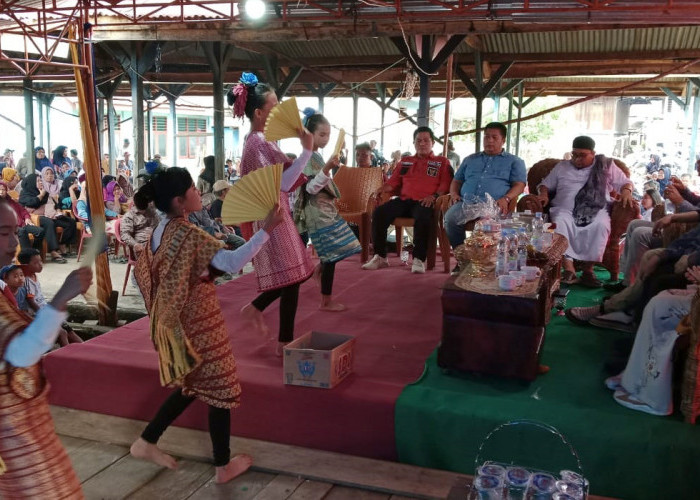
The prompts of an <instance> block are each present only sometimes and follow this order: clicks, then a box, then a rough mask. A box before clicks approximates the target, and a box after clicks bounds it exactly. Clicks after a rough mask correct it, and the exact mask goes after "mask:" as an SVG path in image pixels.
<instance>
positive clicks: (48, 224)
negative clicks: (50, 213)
mask: <svg viewBox="0 0 700 500" xmlns="http://www.w3.org/2000/svg"><path fill="white" fill-rule="evenodd" d="M39 226H41V228H42V229H43V230H44V237H45V238H46V246H47V247H48V249H49V252H53V251H54V250H58V237H57V236H56V228H57V227H60V228H63V234H62V235H61V243H62V244H64V245H67V244H69V243H72V242H73V240H74V239H75V235H76V233H77V229H76V227H77V226H76V222H75V221H74V220H73V219H69V218H68V217H58V218H57V219H50V218H48V217H44V216H43V215H41V216H39Z"/></svg>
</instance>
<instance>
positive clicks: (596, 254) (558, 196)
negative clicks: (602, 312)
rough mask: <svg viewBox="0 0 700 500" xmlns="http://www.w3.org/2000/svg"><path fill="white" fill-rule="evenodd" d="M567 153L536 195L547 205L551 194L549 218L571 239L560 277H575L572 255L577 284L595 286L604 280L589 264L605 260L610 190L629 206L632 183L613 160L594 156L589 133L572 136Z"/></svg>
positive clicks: (565, 279) (565, 280) (565, 278)
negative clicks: (568, 158) (578, 272)
mask: <svg viewBox="0 0 700 500" xmlns="http://www.w3.org/2000/svg"><path fill="white" fill-rule="evenodd" d="M571 156H572V159H571V161H561V162H559V163H557V165H556V166H555V167H554V168H553V169H552V171H551V172H550V173H549V174H548V175H547V177H545V178H544V180H543V181H542V182H541V183H540V185H539V186H538V187H537V194H538V196H539V198H540V200H541V202H542V204H543V205H547V204H548V203H549V202H550V196H549V194H550V192H552V193H553V198H552V200H551V202H552V207H551V209H550V211H549V216H550V218H551V220H552V222H554V223H555V224H556V229H555V231H556V232H557V233H559V234H561V235H563V236H565V237H566V239H567V240H568V241H569V248H568V249H567V251H566V253H565V255H564V269H565V271H564V274H563V275H562V281H563V282H565V283H573V282H576V281H577V279H576V270H575V268H574V262H573V260H574V259H576V260H580V261H583V274H582V276H581V280H580V283H581V284H582V285H584V286H588V287H592V288H596V287H600V286H602V283H601V282H600V280H598V278H596V276H595V274H594V273H593V265H594V264H595V263H596V262H600V261H601V260H602V259H603V254H604V253H605V245H606V244H607V242H608V236H609V235H610V214H609V213H608V210H607V208H608V203H609V202H610V201H611V198H610V192H611V191H615V192H618V193H620V198H621V200H622V205H623V206H624V207H626V206H632V205H633V203H634V201H633V200H632V191H633V190H634V186H633V185H632V183H631V182H630V180H629V179H628V178H627V176H626V175H625V173H624V172H623V171H622V170H620V168H619V167H618V166H617V165H615V163H614V162H613V160H612V159H611V158H606V157H605V156H604V155H602V154H600V155H596V154H595V141H594V140H593V139H591V138H590V137H586V136H579V137H576V138H575V139H574V141H573V150H572V151H571Z"/></svg>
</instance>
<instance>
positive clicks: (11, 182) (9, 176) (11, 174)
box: [2, 167, 20, 200]
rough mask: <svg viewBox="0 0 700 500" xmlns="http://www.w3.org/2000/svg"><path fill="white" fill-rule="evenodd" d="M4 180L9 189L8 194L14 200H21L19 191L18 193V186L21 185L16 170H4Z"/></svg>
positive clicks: (8, 168)
mask: <svg viewBox="0 0 700 500" xmlns="http://www.w3.org/2000/svg"><path fill="white" fill-rule="evenodd" d="M2 180H3V181H4V182H5V186H6V187H7V194H8V195H10V198H12V199H13V200H18V199H19V191H17V186H18V185H19V181H20V179H19V175H18V174H17V171H16V170H15V169H14V168H10V167H5V168H3V169H2Z"/></svg>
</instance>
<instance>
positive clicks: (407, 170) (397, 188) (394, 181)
mask: <svg viewBox="0 0 700 500" xmlns="http://www.w3.org/2000/svg"><path fill="white" fill-rule="evenodd" d="M451 181H452V171H451V170H450V160H448V159H447V158H445V157H444V156H436V155H434V154H433V153H432V152H431V153H430V155H428V156H425V157H423V158H420V157H418V156H407V157H405V158H401V161H400V162H399V164H398V166H397V167H396V169H395V170H394V173H393V175H392V176H391V177H390V178H389V180H388V181H387V184H388V185H389V186H392V187H393V188H394V193H396V194H398V196H399V198H401V199H402V200H422V199H423V198H427V197H428V196H432V195H434V194H435V193H437V192H438V191H439V192H441V193H447V192H448V191H449V190H450V182H451Z"/></svg>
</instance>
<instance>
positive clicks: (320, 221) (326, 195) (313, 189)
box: [294, 108, 362, 312]
mask: <svg viewBox="0 0 700 500" xmlns="http://www.w3.org/2000/svg"><path fill="white" fill-rule="evenodd" d="M304 116H305V117H306V118H305V120H304V125H305V126H306V129H307V130H308V131H309V132H311V133H312V134H313V137H314V153H313V155H311V159H310V160H309V163H307V164H306V168H305V169H304V174H306V175H307V176H308V177H309V181H308V182H307V183H306V185H305V186H303V187H302V189H300V193H299V198H297V202H296V206H295V207H294V219H295V221H296V223H297V228H298V229H299V231H300V232H304V231H308V233H309V237H310V238H311V242H312V243H313V245H314V249H315V250H316V253H318V256H319V258H320V259H321V262H320V263H319V264H318V266H316V269H314V278H316V279H317V281H319V282H320V285H321V306H320V307H319V309H321V310H322V311H331V312H337V311H344V310H346V309H347V308H346V307H345V306H344V305H343V304H340V303H338V302H335V301H333V300H332V294H333V277H334V275H335V263H336V262H338V261H341V260H343V259H345V258H346V257H349V256H350V255H353V254H356V253H359V252H361V251H362V247H361V246H360V242H359V241H357V238H356V237H355V234H354V233H353V232H352V230H351V229H350V227H348V224H347V223H346V222H345V220H343V218H342V217H341V216H340V215H338V209H337V208H336V206H335V200H336V199H337V198H340V191H339V190H338V187H337V186H336V185H335V183H334V182H333V180H332V179H331V178H330V172H331V169H333V168H336V167H337V166H338V155H333V157H332V158H331V159H330V160H328V161H327V162H325V163H324V161H323V157H322V156H321V154H320V153H319V152H318V149H319V148H324V147H325V146H326V145H327V144H328V140H329V139H330V134H331V125H330V123H329V122H328V120H327V119H326V118H325V117H324V116H323V115H322V114H319V113H316V112H315V111H314V110H313V109H311V108H306V109H305V110H304Z"/></svg>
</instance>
